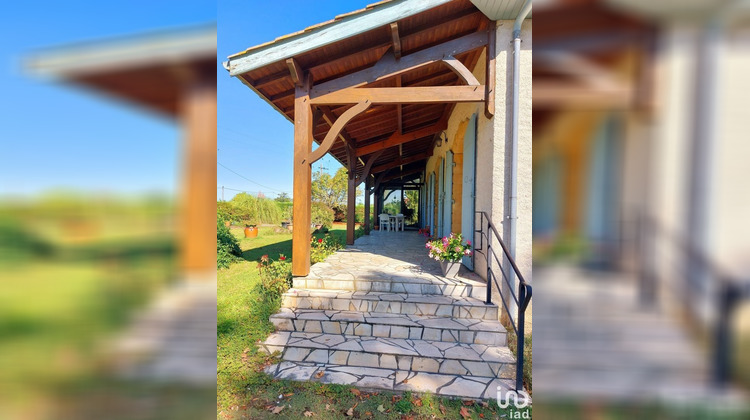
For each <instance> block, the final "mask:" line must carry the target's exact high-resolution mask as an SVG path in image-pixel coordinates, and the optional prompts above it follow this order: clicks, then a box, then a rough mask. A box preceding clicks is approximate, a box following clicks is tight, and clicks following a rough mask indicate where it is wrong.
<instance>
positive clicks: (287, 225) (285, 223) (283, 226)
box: [281, 222, 290, 229]
mask: <svg viewBox="0 0 750 420" xmlns="http://www.w3.org/2000/svg"><path fill="white" fill-rule="evenodd" d="M289 225H290V223H289V222H281V227H282V228H284V229H286V228H287V227H289Z"/></svg>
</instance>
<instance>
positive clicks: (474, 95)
mask: <svg viewBox="0 0 750 420" xmlns="http://www.w3.org/2000/svg"><path fill="white" fill-rule="evenodd" d="M365 100H369V101H370V102H372V103H373V104H434V103H453V102H484V86H481V85H479V86H435V87H401V88H393V87H391V88H357V89H344V90H339V91H334V92H330V93H325V94H317V95H315V96H313V95H312V94H311V95H310V103H311V104H313V105H340V104H354V103H359V102H362V101H365Z"/></svg>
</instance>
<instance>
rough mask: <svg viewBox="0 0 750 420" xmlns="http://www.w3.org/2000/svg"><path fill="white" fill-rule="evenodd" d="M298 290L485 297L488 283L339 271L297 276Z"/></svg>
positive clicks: (415, 275) (425, 275) (411, 275)
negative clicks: (326, 275)
mask: <svg viewBox="0 0 750 420" xmlns="http://www.w3.org/2000/svg"><path fill="white" fill-rule="evenodd" d="M293 281H294V284H293V287H294V288H295V289H325V290H352V291H359V292H384V293H401V294H410V295H412V294H413V295H444V296H455V297H473V298H476V299H484V298H485V297H486V295H487V285H486V284H485V283H483V282H479V281H475V280H470V279H466V278H456V279H449V278H445V277H441V276H436V275H433V274H426V273H421V274H411V273H404V274H398V275H390V276H389V275H386V274H383V275H380V274H375V275H373V274H369V275H365V276H360V277H357V278H355V277H354V275H347V274H345V273H344V274H339V275H336V276H334V277H333V278H326V277H314V276H307V277H296V278H294V280H293Z"/></svg>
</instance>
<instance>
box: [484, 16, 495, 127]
mask: <svg viewBox="0 0 750 420" xmlns="http://www.w3.org/2000/svg"><path fill="white" fill-rule="evenodd" d="M490 23H491V24H490V30H489V31H488V32H487V54H486V55H487V61H486V62H485V63H486V65H487V67H485V72H484V74H485V77H484V116H485V117H487V118H488V119H489V118H492V117H493V116H494V115H495V55H496V52H495V44H496V43H497V40H496V37H497V35H496V33H495V27H494V26H495V25H494V22H490Z"/></svg>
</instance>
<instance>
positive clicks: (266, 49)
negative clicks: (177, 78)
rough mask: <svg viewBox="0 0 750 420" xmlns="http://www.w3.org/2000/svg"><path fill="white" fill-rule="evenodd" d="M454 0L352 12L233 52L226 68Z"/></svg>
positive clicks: (248, 65)
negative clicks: (331, 20) (329, 21)
mask: <svg viewBox="0 0 750 420" xmlns="http://www.w3.org/2000/svg"><path fill="white" fill-rule="evenodd" d="M451 1H452V0H418V1H413V0H396V1H392V2H387V3H382V4H379V5H377V6H376V7H373V8H371V9H366V10H364V11H362V12H360V13H354V14H350V15H348V16H344V17H342V18H341V19H338V20H334V21H333V22H331V23H329V24H325V25H316V26H313V27H312V28H310V29H309V30H305V31H302V32H299V33H297V34H293V35H288V36H285V37H281V38H279V39H277V40H276V41H273V42H269V43H266V44H262V45H259V46H256V47H253V48H250V49H248V50H245V51H243V52H240V53H237V54H234V55H231V56H229V57H228V58H229V60H228V61H227V62H226V63H225V65H224V68H226V69H227V70H228V71H229V75H230V76H238V75H240V74H243V73H247V72H249V71H252V70H255V69H258V68H261V67H263V66H266V65H268V64H271V63H275V62H278V61H280V60H284V59H287V58H290V57H294V56H297V55H299V54H302V53H305V52H308V51H312V50H314V49H316V48H320V47H323V46H325V45H328V44H331V43H333V42H336V41H339V40H342V39H346V38H349V37H352V36H355V35H358V34H361V33H364V32H367V31H370V30H373V29H375V28H378V27H380V26H383V25H387V24H389V23H391V22H395V21H397V20H400V19H403V18H405V17H408V16H412V15H415V14H418V13H421V12H424V11H426V10H429V9H432V8H435V7H438V6H440V5H443V4H446V3H450V2H451Z"/></svg>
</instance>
